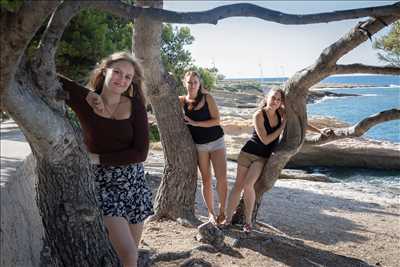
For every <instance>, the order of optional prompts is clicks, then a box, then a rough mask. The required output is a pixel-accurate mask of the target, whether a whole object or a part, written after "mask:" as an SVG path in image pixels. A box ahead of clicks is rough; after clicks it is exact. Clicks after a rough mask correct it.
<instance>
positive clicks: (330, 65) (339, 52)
mask: <svg viewBox="0 0 400 267" xmlns="http://www.w3.org/2000/svg"><path fill="white" fill-rule="evenodd" d="M396 20H397V18H396V17H384V18H379V19H376V18H373V19H369V20H367V21H364V22H360V23H358V24H357V25H356V26H355V27H354V28H353V29H351V30H350V32H349V33H347V34H346V35H345V36H344V37H342V38H341V39H339V40H338V41H337V42H335V43H333V44H332V45H330V46H329V47H327V48H325V49H324V50H323V51H322V53H321V55H320V56H319V58H318V59H317V60H316V61H315V63H314V64H313V65H311V66H309V67H308V68H305V69H303V70H301V71H298V72H297V73H295V74H294V75H293V76H292V77H291V78H290V79H289V80H288V81H287V82H286V83H285V86H284V90H285V94H286V112H287V125H286V129H285V131H284V133H283V135H282V138H281V140H280V142H279V144H278V146H277V147H276V149H275V151H274V153H272V155H271V156H270V158H269V159H268V162H267V163H266V165H265V166H264V169H263V172H262V174H261V176H260V178H259V179H258V181H257V182H256V184H255V186H254V187H255V190H256V203H255V206H254V211H253V216H252V220H253V221H255V220H256V217H257V213H258V208H259V206H260V204H261V201H262V196H263V195H264V193H265V192H267V191H269V190H270V189H271V188H272V187H273V185H274V184H275V182H276V180H277V179H278V177H279V174H280V173H281V171H282V169H283V168H284V166H285V165H286V163H287V162H288V161H289V159H290V158H291V157H292V156H294V155H295V154H296V153H297V152H298V151H299V150H300V148H301V146H302V145H303V143H304V141H305V131H306V125H307V110H306V96H307V93H308V90H309V88H311V86H313V85H314V84H316V83H318V82H319V81H321V80H322V79H324V78H326V77H328V76H329V75H332V74H334V73H335V71H336V63H337V61H338V60H339V59H340V58H341V57H343V56H344V55H345V54H347V53H348V52H350V51H351V50H353V49H354V48H356V47H357V46H358V45H360V44H361V43H363V42H365V41H366V40H368V38H369V36H368V35H367V34H366V32H368V33H369V34H370V35H372V34H375V33H376V32H378V31H379V30H381V29H382V28H384V27H385V26H386V25H389V24H391V23H393V22H394V21H396ZM382 21H383V22H382ZM243 220H244V201H243V199H241V202H240V205H239V207H238V209H237V210H236V214H235V216H234V218H233V221H234V222H238V223H242V222H243Z"/></svg>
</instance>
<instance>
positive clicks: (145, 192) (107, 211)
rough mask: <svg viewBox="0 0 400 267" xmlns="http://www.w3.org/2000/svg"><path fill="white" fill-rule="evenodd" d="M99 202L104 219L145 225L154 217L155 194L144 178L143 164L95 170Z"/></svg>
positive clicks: (97, 166) (96, 168) (99, 166)
mask: <svg viewBox="0 0 400 267" xmlns="http://www.w3.org/2000/svg"><path fill="white" fill-rule="evenodd" d="M94 175H95V181H96V189H97V198H98V202H99V204H100V209H101V210H102V211H103V215H104V216H116V217H123V218H125V219H126V220H127V221H128V223H130V224H138V223H142V222H143V221H144V220H145V219H146V218H147V217H149V216H150V215H152V214H154V212H153V204H152V194H151V190H150V188H149V186H148V185H147V183H146V180H145V178H144V169H143V163H132V164H128V165H124V166H101V165H96V166H94Z"/></svg>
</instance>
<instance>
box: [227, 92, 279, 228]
mask: <svg viewBox="0 0 400 267" xmlns="http://www.w3.org/2000/svg"><path fill="white" fill-rule="evenodd" d="M284 102H285V94H284V92H283V91H282V90H280V89H271V90H270V91H269V93H268V94H267V95H266V97H265V98H264V100H263V102H262V104H261V108H260V109H258V110H257V111H256V113H255V114H254V115H253V124H254V130H253V135H252V136H251V138H250V140H248V141H247V142H246V144H245V145H244V146H243V148H242V150H241V151H240V154H239V157H238V161H237V163H238V166H237V174H236V181H235V184H234V186H233V188H232V190H231V193H230V195H229V202H228V208H227V214H226V220H225V222H224V226H228V225H230V224H231V221H232V216H233V213H234V211H235V209H236V207H237V205H238V204H239V200H240V193H241V192H242V190H243V196H244V204H245V224H244V226H243V231H244V232H250V231H251V229H252V226H251V217H252V214H253V208H254V202H255V190H254V184H255V182H256V181H257V179H258V178H259V176H260V175H261V172H262V170H263V168H264V165H265V163H266V162H267V160H268V158H269V156H270V155H271V153H272V149H273V148H274V146H275V145H276V143H277V142H278V138H279V136H280V134H281V133H282V131H283V129H284V128H285V125H286V118H285V114H284V111H283V106H284Z"/></svg>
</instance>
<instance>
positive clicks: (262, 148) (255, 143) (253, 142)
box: [242, 109, 281, 158]
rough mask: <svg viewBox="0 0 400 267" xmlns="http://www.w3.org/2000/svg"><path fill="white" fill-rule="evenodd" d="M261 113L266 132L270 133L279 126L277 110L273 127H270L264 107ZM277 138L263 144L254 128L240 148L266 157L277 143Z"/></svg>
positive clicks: (279, 117) (279, 120)
mask: <svg viewBox="0 0 400 267" xmlns="http://www.w3.org/2000/svg"><path fill="white" fill-rule="evenodd" d="M262 113H263V116H264V127H265V130H266V131H267V133H268V134H272V133H273V132H275V131H276V130H277V129H278V128H279V127H280V126H281V116H280V115H279V113H278V112H276V114H277V116H278V124H277V125H276V126H275V127H271V125H270V124H269V120H268V116H267V113H266V111H265V110H264V109H263V110H262ZM278 139H279V136H278V137H277V138H276V139H275V140H274V141H272V142H271V143H269V144H268V145H264V144H263V142H261V139H260V137H258V135H257V132H256V129H255V128H254V129H253V134H252V136H251V138H250V140H248V141H247V142H246V144H245V145H244V147H243V148H242V151H244V152H247V153H250V154H253V155H256V156H260V157H263V158H268V157H269V156H270V155H271V153H272V149H273V148H274V146H275V145H276V143H278Z"/></svg>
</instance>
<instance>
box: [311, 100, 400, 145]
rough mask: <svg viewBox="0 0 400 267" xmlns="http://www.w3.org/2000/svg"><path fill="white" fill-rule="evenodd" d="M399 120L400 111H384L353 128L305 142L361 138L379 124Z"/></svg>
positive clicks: (339, 129)
mask: <svg viewBox="0 0 400 267" xmlns="http://www.w3.org/2000/svg"><path fill="white" fill-rule="evenodd" d="M399 119H400V109H398V108H393V109H389V110H384V111H381V112H379V113H377V114H374V115H372V116H369V117H367V118H365V119H362V120H361V121H359V122H358V123H356V124H355V125H353V126H350V127H345V128H336V129H332V130H333V134H332V135H329V136H323V135H317V136H315V137H311V138H307V139H306V141H305V142H306V143H307V144H314V145H316V144H318V145H319V144H323V143H327V142H331V141H334V140H339V139H343V138H349V137H360V136H362V135H363V134H364V133H365V132H367V131H368V130H369V129H371V128H372V127H374V126H375V125H377V124H379V123H383V122H386V121H391V120H399Z"/></svg>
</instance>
